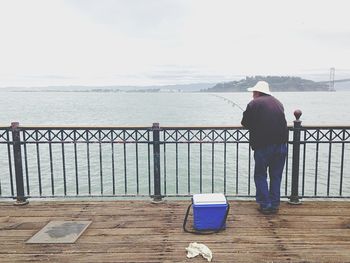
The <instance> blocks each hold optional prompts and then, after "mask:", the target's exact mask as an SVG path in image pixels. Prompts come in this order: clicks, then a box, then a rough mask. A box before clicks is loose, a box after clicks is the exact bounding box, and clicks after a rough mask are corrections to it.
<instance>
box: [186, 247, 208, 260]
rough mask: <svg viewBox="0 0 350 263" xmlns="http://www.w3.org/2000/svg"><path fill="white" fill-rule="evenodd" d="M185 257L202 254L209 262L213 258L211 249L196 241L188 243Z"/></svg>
mask: <svg viewBox="0 0 350 263" xmlns="http://www.w3.org/2000/svg"><path fill="white" fill-rule="evenodd" d="M186 250H187V257H188V258H194V257H196V256H198V255H202V256H203V257H204V258H205V259H207V260H208V261H209V262H211V260H212V258H213V253H212V252H211V250H210V249H209V248H208V247H207V246H206V245H204V244H199V243H197V242H193V243H190V245H189V246H188V247H187V248H186Z"/></svg>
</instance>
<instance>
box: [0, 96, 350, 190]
mask: <svg viewBox="0 0 350 263" xmlns="http://www.w3.org/2000/svg"><path fill="white" fill-rule="evenodd" d="M274 96H275V97H277V98H278V99H279V100H280V101H281V102H282V103H283V104H284V107H285V114H286V118H287V121H288V124H289V125H292V124H293V120H294V115H293V112H294V110H296V109H300V110H301V111H302V112H303V114H302V116H301V120H302V124H303V125H348V126H350V116H349V112H348V110H347V109H348V103H349V101H350V92H303V93H300V92H280V93H275V94H274ZM251 99H252V97H251V93H248V92H247V93H101V92H4V91H2V92H0V126H9V125H10V124H11V122H13V121H18V122H19V123H20V125H23V126H25V125H45V126H46V125H59V126H65V125H69V126H85V125H87V126H145V127H150V126H152V123H155V122H157V123H160V125H161V126H238V125H240V121H241V118H242V109H244V108H245V106H246V104H247V103H248V102H249V101H250V100H251ZM229 101H231V102H229ZM241 108H242V109H241ZM0 146H1V147H0V192H1V193H0V195H2V196H6V195H9V194H10V192H11V184H10V181H9V169H8V151H7V147H6V145H4V144H3V145H0ZM110 147H111V145H102V147H101V148H99V145H96V144H95V145H90V146H89V149H87V146H86V145H84V144H81V145H77V152H78V154H77V161H75V158H76V156H75V150H74V147H73V145H66V146H65V152H66V155H65V158H66V160H65V171H63V165H62V162H63V161H62V155H61V153H62V146H61V145H60V144H59V145H57V144H56V145H53V146H52V153H53V162H52V167H53V173H51V164H50V161H49V159H48V158H49V157H48V156H49V148H48V145H40V146H38V145H35V144H32V145H27V149H26V150H27V153H28V157H27V164H28V166H27V169H26V171H25V177H26V179H28V184H29V185H30V191H31V192H30V194H31V195H32V196H39V195H48V196H49V195H51V194H52V189H53V190H54V192H55V194H56V195H63V194H64V180H66V186H65V188H66V191H67V194H68V195H75V194H76V190H77V189H76V186H77V185H79V194H87V195H89V194H95V195H99V194H101V192H103V194H105V195H106V194H107V195H108V194H110V195H113V193H114V192H116V193H117V194H143V195H147V194H149V193H150V189H152V187H153V181H152V175H153V170H152V168H151V170H149V169H148V162H149V161H150V163H152V162H153V160H152V157H150V158H151V159H150V160H148V148H147V145H145V144H144V145H138V157H136V156H135V145H127V146H126V147H125V148H123V147H124V145H123V144H120V145H117V144H116V145H114V147H115V148H114V152H115V156H114V157H115V158H114V163H113V161H112V159H111V156H110V153H111V148H110ZM212 147H215V156H214V157H213V155H212V152H211V150H212ZM237 147H238V146H237V145H234V144H231V145H227V149H226V150H227V155H226V157H224V145H215V146H213V145H212V144H206V145H203V146H202V150H200V146H199V145H191V147H190V148H189V147H188V145H187V144H184V145H179V146H178V163H176V162H175V160H176V148H175V145H167V148H166V156H164V158H163V157H162V159H161V169H162V171H161V173H162V192H163V193H166V194H169V195H171V194H179V195H186V194H189V193H196V192H197V193H198V192H199V191H203V192H211V191H219V192H225V193H227V194H231V195H235V194H238V195H251V194H254V192H255V190H254V181H253V176H252V173H253V159H252V156H251V160H250V166H249V158H248V152H249V151H248V146H247V145H241V146H240V150H239V152H238V151H237ZM38 149H39V151H40V158H39V159H38V157H37V152H38ZM342 150H343V149H342V145H341V144H337V145H333V146H332V149H331V151H332V160H331V162H328V161H329V160H328V153H329V145H328V144H322V145H320V146H319V149H316V145H309V146H308V151H306V153H305V160H306V165H305V168H303V167H301V170H303V169H304V170H305V175H306V176H305V178H303V179H302V178H301V182H300V184H303V185H304V186H305V187H303V191H304V192H305V194H309V195H313V194H315V193H316V194H317V195H322V196H325V195H327V194H330V195H333V194H334V195H338V194H339V191H340V181H342V184H343V187H342V189H341V191H342V194H344V195H348V196H350V172H349V171H350V146H349V144H346V145H345V146H344V152H345V155H344V160H345V162H344V167H343V174H341V172H340V169H341V167H340V163H341V160H340V159H341V152H342ZM161 151H162V152H165V149H164V146H162V148H161ZM201 151H202V156H201ZM100 152H101V153H102V157H101V155H100ZM124 152H126V154H125V155H124ZM316 152H318V154H319V156H318V157H316V155H315V153H316ZM88 154H89V163H88V162H87V155H88ZM225 158H226V159H225ZM316 158H319V160H318V163H316ZM189 159H190V160H191V163H190V164H189V163H188V160H189ZM200 159H202V161H201V163H200V162H199V160H200ZM213 160H214V161H213ZM236 160H239V164H237V163H236ZM136 163H137V164H138V167H139V168H138V170H136V169H135V165H136ZM329 163H330V165H329ZM112 167H113V168H112ZM113 169H114V171H112V170H113ZM224 169H226V171H224ZM316 170H317V175H316V174H315V171H316ZM76 171H78V173H79V179H78V180H77V179H76ZM286 171H287V173H286V175H284V177H283V182H282V191H283V193H282V194H283V195H288V194H290V178H291V162H290V160H289V167H286ZM64 173H65V174H64ZM224 173H226V175H227V177H226V178H223V176H222V175H223V174H224ZM101 174H103V177H102V176H101ZM200 174H202V181H201V182H200V181H199V179H198V178H199V175H200ZM329 174H331V177H330V179H329V176H328V175H329ZM238 175H239V176H238ZM177 180H178V181H177ZM302 180H304V181H305V182H304V183H302ZM329 180H330V183H331V187H330V189H327V182H328V181H329ZM214 181H215V185H214V183H213V182H214ZM238 181H239V182H238ZM315 181H317V187H316V186H315ZM177 182H182V183H180V185H179V186H178V185H177ZM183 182H185V183H183ZM39 185H41V187H42V191H41V189H40V187H39ZM199 185H202V187H203V188H202V189H200V188H199ZM88 189H89V190H88ZM327 191H328V193H327Z"/></svg>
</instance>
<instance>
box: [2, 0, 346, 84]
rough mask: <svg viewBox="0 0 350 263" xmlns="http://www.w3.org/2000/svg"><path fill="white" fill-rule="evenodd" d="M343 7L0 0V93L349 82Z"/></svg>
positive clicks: (335, 3) (179, 0)
mask: <svg viewBox="0 0 350 263" xmlns="http://www.w3.org/2000/svg"><path fill="white" fill-rule="evenodd" d="M349 10H350V8H349V2H348V1H346V0H344V1H340V0H332V1H330V0H326V1H322V0H290V1H289V0H287V1H283V0H241V1H235V0H115V1H112V0H66V1H65V0H50V1H48V0H23V1H20V0H0V36H1V40H0V87H5V86H46V85H127V84H130V85H153V84H180V83H194V82H220V81H228V80H232V79H234V78H237V77H239V76H246V75H250V76H251V75H305V74H313V75H316V74H321V75H323V76H325V77H326V78H327V76H328V75H329V69H330V67H335V69H336V77H337V76H350V14H349ZM337 74H338V75H337Z"/></svg>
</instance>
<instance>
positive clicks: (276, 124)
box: [241, 94, 288, 150]
mask: <svg viewBox="0 0 350 263" xmlns="http://www.w3.org/2000/svg"><path fill="white" fill-rule="evenodd" d="M241 124H242V125H243V126H244V127H245V128H247V129H249V132H250V146H251V147H252V149H253V150H256V149H260V148H263V147H266V146H268V145H271V144H282V143H286V142H287V141H288V129H287V121H286V118H285V116H284V108H283V105H282V103H281V102H280V101H279V100H277V99H276V98H275V97H273V96H270V95H265V94H264V95H262V96H259V97H257V98H255V99H253V100H252V101H251V102H250V103H249V104H248V105H247V109H246V110H245V111H244V113H243V118H242V121H241Z"/></svg>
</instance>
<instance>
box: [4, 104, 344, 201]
mask: <svg viewBox="0 0 350 263" xmlns="http://www.w3.org/2000/svg"><path fill="white" fill-rule="evenodd" d="M300 115H301V112H299V111H296V112H295V116H296V120H295V121H294V126H293V127H289V135H290V136H289V143H288V155H287V160H286V165H285V169H284V173H283V178H282V185H281V188H282V189H281V190H282V191H281V193H282V196H283V197H288V198H289V199H290V202H292V203H299V202H300V199H301V198H307V197H313V198H316V197H322V198H324V197H326V198H328V197H331V198H349V197H350V169H349V168H350V167H348V166H350V145H349V143H350V126H336V127H323V126H302V125H301V121H300V120H299V118H300ZM211 192H222V193H224V194H225V195H226V196H234V197H254V196H255V187H254V161H253V154H252V151H251V149H250V147H249V132H248V130H246V129H244V128H243V127H238V126H230V127H160V126H159V124H157V123H155V124H153V126H152V127H24V126H23V127H22V126H19V124H18V123H12V125H11V127H0V197H1V198H14V199H16V200H17V203H26V202H27V199H28V198H48V197H54V198H56V197H57V198H58V197H109V196H110V197H115V196H116V197H124V196H139V197H152V198H153V199H155V200H161V199H162V198H163V197H172V196H174V197H181V196H190V195H192V194H193V193H211Z"/></svg>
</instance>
